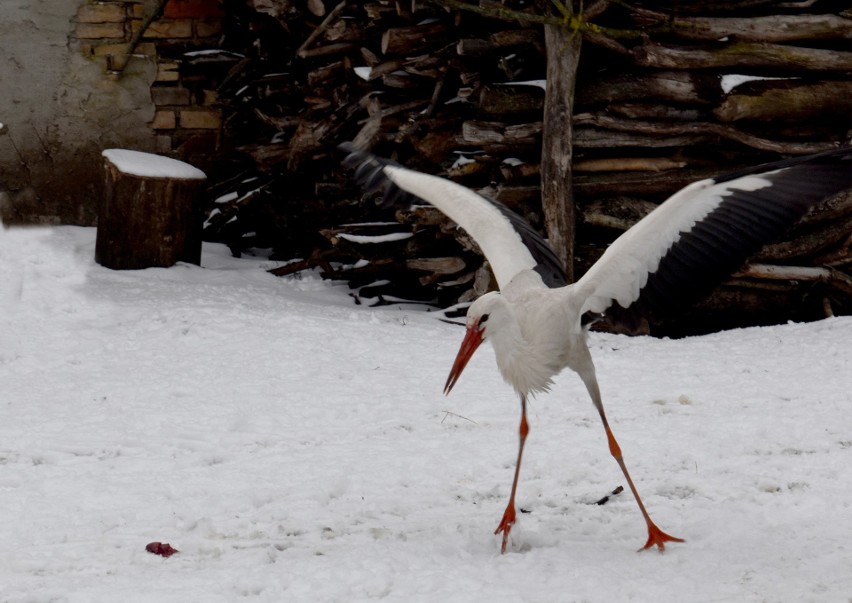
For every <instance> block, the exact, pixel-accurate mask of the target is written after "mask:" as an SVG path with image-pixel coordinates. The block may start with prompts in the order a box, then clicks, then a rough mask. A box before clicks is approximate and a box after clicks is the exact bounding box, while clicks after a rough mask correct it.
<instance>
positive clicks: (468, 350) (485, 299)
mask: <svg viewBox="0 0 852 603" xmlns="http://www.w3.org/2000/svg"><path fill="white" fill-rule="evenodd" d="M508 312H509V308H508V306H507V304H506V300H505V299H503V296H502V295H500V294H499V293H497V292H496V291H492V292H490V293H486V294H485V295H483V296H482V297H480V298H479V299H477V300H476V301H475V302H473V303H472V304H471V305H470V307H469V308H468V309H467V333H465V336H464V339H463V340H462V343H461V347H460V348H459V353H458V354H456V359H455V362H453V368H452V370H450V376H449V377H447V383H446V385H444V393H445V394H449V393H450V390H451V389H453V386H454V385H455V384H456V381H458V380H459V377H460V376H461V374H462V371H463V370H464V367H466V366H467V363H468V361H469V360H470V359H471V357H472V356H473V353H474V352H475V351H476V349H477V348H478V347H479V346H480V345H482V342H483V341H485V340H486V339H488V336H489V334H492V333H494V332H495V330H497V329H499V328H500V325H501V324H502V323H503V322H504V321H505V320H506V318H507V317H506V316H505V315H506V314H507V313H508Z"/></svg>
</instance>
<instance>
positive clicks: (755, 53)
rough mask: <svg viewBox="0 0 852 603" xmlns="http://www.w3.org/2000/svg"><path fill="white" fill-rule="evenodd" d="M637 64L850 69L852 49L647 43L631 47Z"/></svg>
mask: <svg viewBox="0 0 852 603" xmlns="http://www.w3.org/2000/svg"><path fill="white" fill-rule="evenodd" d="M630 55H631V56H632V57H633V60H634V61H635V62H636V64H637V65H640V66H642V67H654V68H657V69H720V68H726V69H729V68H732V67H736V68H737V69H783V70H787V71H797V70H798V71H841V72H842V71H850V70H852V52H844V51H841V50H829V49H823V48H801V47H798V46H784V45H782V44H764V43H752V42H734V43H732V44H729V45H727V46H725V47H722V48H716V49H703V48H702V49H695V48H675V47H672V46H663V45H662V44H652V43H645V44H642V45H640V46H637V47H635V48H633V49H631V51H630Z"/></svg>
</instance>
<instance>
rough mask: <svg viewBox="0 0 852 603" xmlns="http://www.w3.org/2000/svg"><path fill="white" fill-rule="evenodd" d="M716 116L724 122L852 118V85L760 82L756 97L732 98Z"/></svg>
mask: <svg viewBox="0 0 852 603" xmlns="http://www.w3.org/2000/svg"><path fill="white" fill-rule="evenodd" d="M755 84H757V82H755ZM713 115H715V116H716V117H717V118H719V119H720V120H722V121H724V122H731V121H739V120H746V119H751V120H760V121H770V120H777V119H785V120H796V121H805V120H813V119H816V120H825V119H836V118H848V117H849V116H850V115H852V82H850V81H846V80H844V81H825V82H817V83H811V84H799V83H796V84H793V85H792V87H791V85H790V84H789V83H783V84H778V83H776V82H760V89H759V90H756V91H754V92H753V93H748V92H745V91H743V92H738V93H734V94H729V95H728V96H727V97H726V98H725V100H724V101H723V102H722V104H721V105H719V107H717V108H716V109H714V110H713Z"/></svg>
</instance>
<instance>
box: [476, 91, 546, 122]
mask: <svg viewBox="0 0 852 603" xmlns="http://www.w3.org/2000/svg"><path fill="white" fill-rule="evenodd" d="M477 106H478V107H479V110H480V111H482V112H483V113H488V114H490V115H513V114H519V113H521V114H523V113H540V112H541V111H542V109H543V107H544V92H543V91H542V90H541V89H540V88H538V87H536V86H530V85H506V86H483V87H482V89H481V90H480V92H479V99H478V101H477Z"/></svg>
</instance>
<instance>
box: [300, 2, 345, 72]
mask: <svg viewBox="0 0 852 603" xmlns="http://www.w3.org/2000/svg"><path fill="white" fill-rule="evenodd" d="M344 8H346V0H343V1H342V2H341V3H339V4H338V5H337V6H335V7H334V8H333V9H331V12H330V13H328V15H327V16H326V18H325V19H323V20H322V23H320V24H319V25H318V26H317V28H316V29H315V30H313V31H312V32H311V35H309V36H308V38H307V39H306V40H305V41H304V42H302V45H301V46H299V48H298V49H297V50H296V56H299V57H301V58H305V57H306V51H307V48H308V47H309V46H310V45H311V44H313V43H314V42H315V41H316V39H317V38H318V37H320V35H322V33H323V32H324V31H325V30H326V29H328V27H329V25H331V23H332V22H333V21H334V20H335V19H336V18H337V15H339V14H340V13H341V12H342V11H343V9H344Z"/></svg>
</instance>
